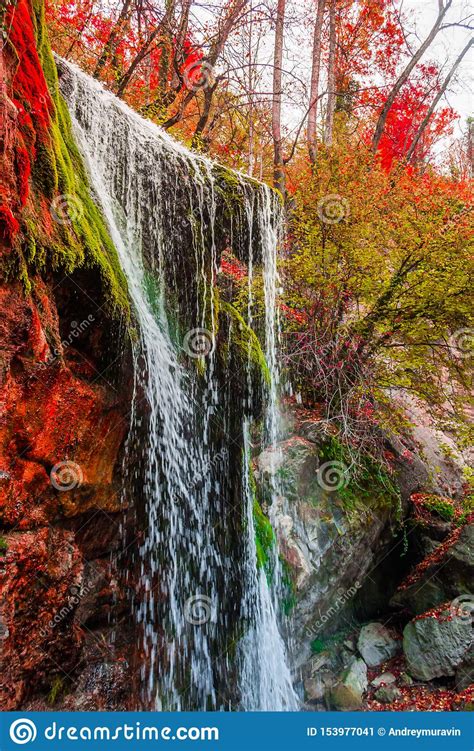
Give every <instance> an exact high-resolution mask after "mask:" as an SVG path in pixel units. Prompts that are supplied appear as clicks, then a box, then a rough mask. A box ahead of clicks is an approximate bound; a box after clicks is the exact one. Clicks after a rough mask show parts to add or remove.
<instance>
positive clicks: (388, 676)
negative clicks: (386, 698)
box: [371, 673, 397, 688]
mask: <svg viewBox="0 0 474 751" xmlns="http://www.w3.org/2000/svg"><path fill="white" fill-rule="evenodd" d="M396 680H397V679H396V678H395V676H394V675H393V673H382V675H378V676H377V678H374V680H373V681H371V685H372V686H374V688H380V686H388V685H389V684H390V683H395V681H396Z"/></svg>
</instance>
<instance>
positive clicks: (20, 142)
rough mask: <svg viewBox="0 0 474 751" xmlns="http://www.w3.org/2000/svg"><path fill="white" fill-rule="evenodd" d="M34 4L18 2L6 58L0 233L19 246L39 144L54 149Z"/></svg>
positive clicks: (10, 13)
mask: <svg viewBox="0 0 474 751" xmlns="http://www.w3.org/2000/svg"><path fill="white" fill-rule="evenodd" d="M32 19H33V9H32V6H31V3H30V0H18V2H17V3H16V4H15V5H10V6H9V7H8V10H7V14H6V28H7V29H8V42H9V44H8V45H5V46H4V47H3V50H2V52H1V54H2V56H3V61H2V62H3V63H4V66H6V74H7V75H6V76H5V81H6V94H7V98H6V99H5V102H6V103H5V105H4V113H3V114H4V116H5V118H6V123H5V127H6V129H7V131H8V132H9V139H8V141H9V145H7V148H6V149H4V153H3V164H2V172H3V175H2V178H3V179H2V183H3V186H2V187H3V190H2V197H1V198H2V207H1V213H0V222H1V226H0V233H1V236H2V238H3V240H4V241H5V242H7V243H9V244H10V245H12V244H13V241H14V238H15V235H16V234H17V233H18V232H19V229H20V212H21V209H23V208H24V207H25V205H26V203H27V201H28V197H29V195H30V176H31V170H32V164H33V162H34V160H35V158H36V146H37V145H38V144H39V143H43V144H45V146H47V147H49V144H50V143H51V136H50V122H51V114H52V112H53V102H52V99H51V97H50V94H49V91H48V86H47V83H46V79H45V76H44V72H43V69H42V67H41V61H40V58H39V55H38V52H37V49H36V38H35V29H34V24H33V20H32Z"/></svg>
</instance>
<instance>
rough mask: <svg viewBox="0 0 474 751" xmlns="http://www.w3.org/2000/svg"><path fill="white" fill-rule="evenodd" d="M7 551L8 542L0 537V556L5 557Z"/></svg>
mask: <svg viewBox="0 0 474 751" xmlns="http://www.w3.org/2000/svg"><path fill="white" fill-rule="evenodd" d="M7 550H8V542H7V541H6V540H5V538H4V537H0V555H5V553H6V552H7Z"/></svg>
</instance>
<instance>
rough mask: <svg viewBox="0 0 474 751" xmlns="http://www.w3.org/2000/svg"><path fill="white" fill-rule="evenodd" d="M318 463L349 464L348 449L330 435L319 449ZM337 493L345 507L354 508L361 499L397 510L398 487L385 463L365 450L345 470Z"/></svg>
mask: <svg viewBox="0 0 474 751" xmlns="http://www.w3.org/2000/svg"><path fill="white" fill-rule="evenodd" d="M319 458H320V461H321V464H324V463H325V462H339V463H340V464H342V465H343V466H344V467H347V468H349V467H351V465H352V461H351V457H350V455H349V451H348V449H347V448H346V447H345V446H344V445H343V444H342V443H341V442H340V441H339V440H338V438H337V437H335V436H331V437H330V438H329V439H328V440H327V441H325V443H324V444H323V445H322V446H321V447H320V449H319ZM337 492H338V495H339V497H340V498H341V500H342V502H343V504H344V506H345V508H346V509H348V510H354V509H356V508H357V506H358V505H360V504H361V503H363V504H364V505H366V506H375V507H376V506H382V505H389V506H393V507H394V508H395V509H396V510H397V514H398V513H399V511H400V508H401V507H400V491H399V489H398V487H397V485H396V483H395V481H394V480H393V479H392V477H390V475H389V474H388V472H387V470H386V469H385V467H383V465H382V464H380V463H379V462H377V461H375V459H374V458H373V457H371V456H370V455H368V454H364V455H362V457H361V458H360V460H359V465H358V466H357V467H356V468H354V469H353V470H352V471H349V469H348V470H347V474H346V475H345V483H344V484H343V485H342V487H339V488H338V491H337Z"/></svg>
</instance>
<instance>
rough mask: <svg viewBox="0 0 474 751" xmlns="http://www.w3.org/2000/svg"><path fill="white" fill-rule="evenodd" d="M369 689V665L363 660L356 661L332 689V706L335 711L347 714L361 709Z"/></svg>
mask: <svg viewBox="0 0 474 751" xmlns="http://www.w3.org/2000/svg"><path fill="white" fill-rule="evenodd" d="M367 687H368V680H367V665H366V664H365V662H364V661H363V660H360V659H355V660H354V661H353V662H352V663H351V664H350V665H349V667H348V668H346V669H345V670H344V672H343V673H342V674H341V676H340V678H339V680H338V681H337V683H336V685H335V686H334V687H333V688H332V690H331V692H330V704H331V706H332V707H333V708H334V709H338V710H341V711H345V712H350V711H353V710H356V709H360V708H361V707H362V703H363V698H364V692H365V691H366V690H367Z"/></svg>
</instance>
